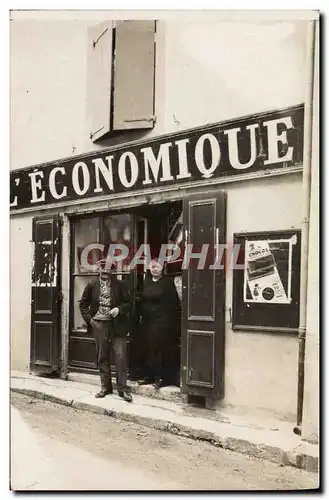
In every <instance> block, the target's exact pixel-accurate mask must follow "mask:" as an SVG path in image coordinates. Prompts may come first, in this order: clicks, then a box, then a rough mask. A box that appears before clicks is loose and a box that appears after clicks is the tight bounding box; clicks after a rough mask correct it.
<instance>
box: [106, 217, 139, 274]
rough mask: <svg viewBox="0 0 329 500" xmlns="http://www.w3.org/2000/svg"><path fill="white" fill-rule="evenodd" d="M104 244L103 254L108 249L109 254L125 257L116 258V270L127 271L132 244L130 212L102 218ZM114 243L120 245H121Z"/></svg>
mask: <svg viewBox="0 0 329 500" xmlns="http://www.w3.org/2000/svg"><path fill="white" fill-rule="evenodd" d="M104 244H105V255H107V253H108V251H110V252H111V254H110V256H114V257H118V256H119V255H122V256H123V257H125V258H122V259H120V260H117V262H116V266H117V269H118V271H119V272H120V271H128V270H129V262H130V258H131V257H130V256H131V255H132V246H133V235H132V217H131V215H130V214H118V215H109V216H107V217H105V218H104ZM110 245H112V247H110ZM115 245H122V247H121V248H120V247H118V246H115ZM122 252H125V253H124V254H123V253H122Z"/></svg>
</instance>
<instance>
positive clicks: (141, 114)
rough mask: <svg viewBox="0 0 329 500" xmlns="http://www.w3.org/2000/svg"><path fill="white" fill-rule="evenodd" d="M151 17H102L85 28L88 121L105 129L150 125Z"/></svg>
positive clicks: (93, 129)
mask: <svg viewBox="0 0 329 500" xmlns="http://www.w3.org/2000/svg"><path fill="white" fill-rule="evenodd" d="M155 33H156V22H155V21H137V20H132V21H115V22H114V21H107V22H104V23H101V24H98V25H96V26H93V27H91V28H90V29H89V30H88V89H87V101H88V110H87V113H88V127H89V135H90V138H91V140H92V141H94V142H95V141H97V140H99V139H102V138H104V137H105V136H107V135H108V134H109V133H110V132H115V131H123V130H128V129H134V130H136V129H150V128H153V127H154V123H155V116H154V107H155V106H154V77H155Z"/></svg>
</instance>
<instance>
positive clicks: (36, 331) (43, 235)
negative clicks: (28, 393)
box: [30, 216, 61, 372]
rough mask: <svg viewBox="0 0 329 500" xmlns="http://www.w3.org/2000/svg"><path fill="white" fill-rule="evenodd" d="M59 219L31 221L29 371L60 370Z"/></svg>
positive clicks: (47, 218)
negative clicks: (32, 247)
mask: <svg viewBox="0 0 329 500" xmlns="http://www.w3.org/2000/svg"><path fill="white" fill-rule="evenodd" d="M60 228H61V226H60V220H59V217H58V216H55V217H51V216H50V217H36V218H35V219H33V238H32V241H33V245H34V257H33V266H32V302H31V355H30V368H31V370H32V371H39V372H53V371H57V370H58V369H59V367H60V353H61V351H60V346H61V330H60V305H61V292H60V243H61V238H60V236H61V232H60V231H61V229H60Z"/></svg>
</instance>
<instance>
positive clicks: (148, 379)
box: [137, 377, 153, 385]
mask: <svg viewBox="0 0 329 500" xmlns="http://www.w3.org/2000/svg"><path fill="white" fill-rule="evenodd" d="M152 382H153V379H152V378H151V377H146V378H144V379H141V380H138V382H137V383H138V385H150V384H152Z"/></svg>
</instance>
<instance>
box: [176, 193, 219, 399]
mask: <svg viewBox="0 0 329 500" xmlns="http://www.w3.org/2000/svg"><path fill="white" fill-rule="evenodd" d="M183 222H184V240H185V241H184V244H185V261H184V262H185V263H184V264H183V272H182V285H183V287H182V339H181V368H182V369H181V385H182V392H183V393H186V394H190V395H196V396H204V397H216V398H222V397H224V352H225V271H224V270H222V269H219V265H217V264H216V263H215V265H214V262H215V261H216V256H217V255H219V253H217V246H218V245H219V244H223V243H225V242H226V192H224V191H218V192H216V193H214V194H212V193H201V194H199V195H194V196H189V197H186V198H185V199H184V200H183ZM203 245H209V247H208V251H207V255H208V258H207V259H206V262H205V265H204V268H203V269H200V268H199V269H198V263H199V267H201V265H200V264H201V259H200V260H199V261H198V259H191V260H190V262H189V264H188V263H187V260H186V255H187V248H188V246H189V248H190V249H191V250H192V251H193V253H195V254H197V253H200V252H201V251H202V248H204V249H205V248H207V247H203ZM216 267H217V269H216Z"/></svg>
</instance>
